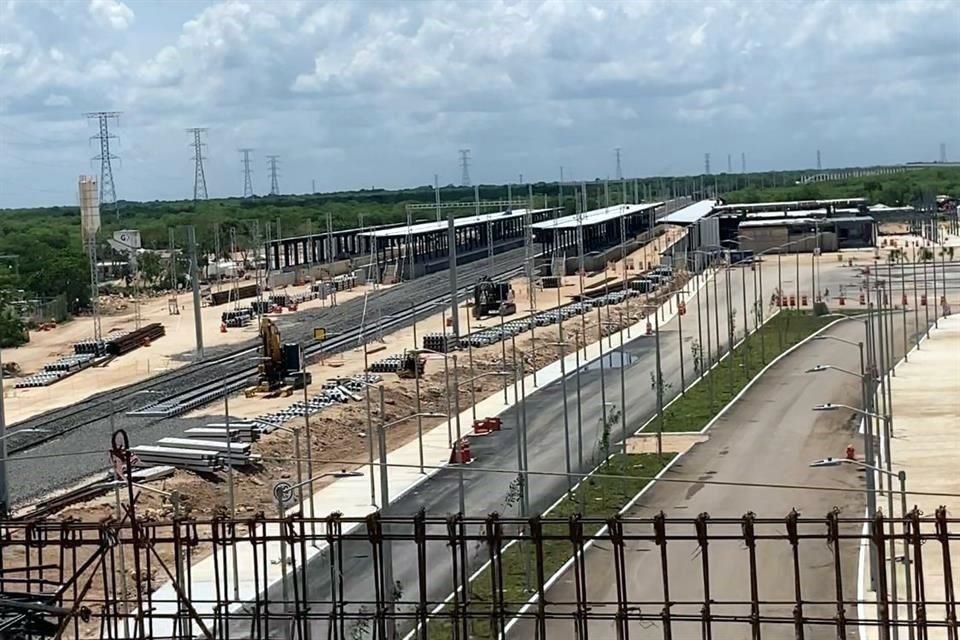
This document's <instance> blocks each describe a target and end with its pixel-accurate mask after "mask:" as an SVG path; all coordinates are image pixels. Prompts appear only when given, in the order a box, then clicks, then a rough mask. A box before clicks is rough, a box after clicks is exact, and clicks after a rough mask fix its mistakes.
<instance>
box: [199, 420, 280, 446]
mask: <svg viewBox="0 0 960 640" xmlns="http://www.w3.org/2000/svg"><path fill="white" fill-rule="evenodd" d="M260 433H261V429H260V426H259V425H258V424H257V423H255V422H250V421H248V420H231V421H230V423H229V424H228V423H226V422H216V423H213V424H208V425H204V426H202V427H193V428H191V429H187V430H186V431H185V432H184V435H185V436H186V437H188V438H197V439H199V440H218V441H221V442H225V441H227V440H229V441H230V442H256V441H257V440H259V439H260Z"/></svg>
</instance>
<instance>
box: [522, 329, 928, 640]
mask: <svg viewBox="0 0 960 640" xmlns="http://www.w3.org/2000/svg"><path fill="white" fill-rule="evenodd" d="M903 319H904V316H902V315H900V314H895V315H894V325H893V331H892V333H893V335H894V337H895V345H894V348H895V353H896V356H895V358H896V359H899V358H900V357H901V356H902V353H903V343H904V340H903V335H904V332H903V326H902V322H903ZM906 319H907V335H908V338H907V341H908V342H909V343H910V344H912V342H913V338H912V335H913V326H912V322H913V316H912V315H909V314H908V315H907V316H906ZM829 334H831V335H836V336H840V337H843V338H846V339H848V340H854V341H859V340H863V336H864V327H863V322H862V321H859V320H849V321H845V322H843V323H841V324H840V325H837V326H835V327H834V328H833V329H831V330H830V331H829ZM817 364H833V365H837V366H840V367H844V368H847V369H851V370H857V369H858V367H859V361H858V353H857V349H855V348H853V347H851V346H847V345H843V344H841V343H838V342H836V341H832V340H823V341H814V342H811V343H809V344H807V345H805V346H803V347H801V348H800V349H798V350H797V351H796V352H794V353H793V354H791V355H790V356H788V357H786V358H784V359H783V360H781V361H780V362H779V363H778V364H777V365H775V366H774V367H772V368H771V369H770V370H769V371H768V372H767V374H766V375H765V376H764V377H763V378H762V379H761V380H760V381H759V382H758V383H757V385H755V386H754V387H752V388H751V389H750V390H749V391H748V392H747V393H746V394H745V395H744V396H743V398H742V399H741V400H740V401H739V402H737V403H736V404H735V405H733V407H731V410H730V411H729V412H728V413H727V414H726V415H725V416H724V417H723V418H722V419H720V420H719V421H718V422H717V424H716V425H715V426H714V427H713V428H712V429H711V431H710V438H709V440H708V441H706V442H704V443H702V444H699V445H697V446H696V447H694V448H693V449H692V450H691V451H690V452H689V453H688V454H687V455H686V456H685V457H684V458H683V459H682V461H681V462H680V463H678V464H677V465H675V466H674V467H673V468H672V469H671V470H670V471H669V472H668V473H667V474H666V475H665V478H674V479H687V480H694V481H700V482H703V483H704V484H680V483H669V482H661V483H658V484H656V485H655V486H654V488H652V489H651V490H650V491H649V492H648V493H646V494H645V495H644V496H643V498H642V499H641V501H640V502H639V503H638V504H637V505H636V507H635V508H633V509H632V510H631V511H630V513H629V514H628V515H629V516H639V517H651V516H653V515H655V514H657V513H659V512H660V511H663V512H665V513H666V514H667V515H668V516H671V517H675V518H693V517H695V516H697V515H698V514H700V513H702V512H708V513H711V514H714V515H715V516H720V517H728V518H729V517H738V516H739V515H742V514H745V513H747V512H751V511H752V512H754V513H755V514H756V515H757V516H758V517H766V518H782V517H784V516H785V515H786V514H787V513H788V512H789V511H790V509H791V508H796V509H797V510H798V511H799V512H800V513H801V515H805V516H810V517H822V516H824V515H825V514H826V513H827V512H828V511H829V510H830V509H832V508H833V507H835V506H836V507H838V508H839V509H840V512H841V514H843V515H847V516H852V517H860V516H861V515H862V514H863V510H864V508H865V501H864V496H863V495H862V494H852V493H840V492H826V491H803V490H784V489H772V488H756V487H728V486H717V485H710V484H707V482H709V481H711V480H713V481H740V482H749V483H772V484H777V483H779V484H794V485H817V486H837V487H855V488H861V487H862V486H863V475H862V473H860V472H858V470H856V469H855V468H852V467H835V468H810V467H809V466H808V465H809V463H810V462H811V461H813V460H817V459H821V458H824V457H828V456H840V455H843V452H844V449H845V447H846V446H847V444H849V443H855V444H856V447H857V450H858V451H862V450H863V449H862V448H863V442H862V439H861V438H860V436H859V435H858V434H856V432H855V430H856V427H857V426H858V424H859V417H858V416H856V415H855V414H853V413H852V412H849V411H839V412H816V413H815V412H812V411H811V407H813V406H814V405H816V404H820V403H825V402H833V403H843V404H848V405H851V406H859V405H860V384H859V382H858V380H857V379H856V378H853V377H850V376H848V375H845V374H842V373H838V372H830V373H821V374H807V373H805V371H806V370H807V369H809V368H811V367H813V366H815V365H817ZM681 530H682V529H673V530H672V531H674V532H678V531H681ZM723 532H725V533H730V534H732V535H733V536H739V535H740V530H739V527H733V528H732V529H723ZM768 532H769V533H773V532H774V531H769V530H768ZM775 532H776V533H778V534H782V533H783V528H782V527H780V528H778V530H776V531H775ZM644 533H647V534H649V533H650V531H645V532H644ZM684 533H687V534H689V535H693V534H694V529H693V526H692V525H690V526H688V527H687V530H686V531H684ZM668 549H669V554H668V564H669V567H670V569H669V576H670V598H671V601H672V602H674V603H675V604H674V606H673V608H672V613H673V614H675V615H682V614H693V615H698V614H699V612H700V610H701V608H702V606H703V597H704V595H703V593H704V590H703V572H702V567H701V565H702V558H701V555H700V553H699V551H698V549H697V545H696V543H695V542H693V541H691V542H686V541H684V542H673V543H670V544H669V545H668ZM832 553H833V552H832V549H831V548H829V547H827V546H824V545H820V544H817V545H801V552H800V563H801V575H802V579H801V583H802V592H803V594H804V598H805V599H809V600H821V601H824V600H826V601H828V600H829V599H830V598H831V597H834V596H835V593H836V591H835V589H836V583H835V577H834V571H833V562H834V559H833V555H832ZM841 555H842V560H841V561H842V566H843V591H844V594H845V598H848V599H850V598H854V597H855V596H856V588H857V582H856V567H857V548H856V543H854V542H848V543H845V544H843V545H841ZM612 559H613V556H612V553H611V550H610V548H609V546H607V545H596V546H595V547H593V548H592V549H591V550H590V551H589V552H588V554H587V565H586V575H587V584H588V586H587V588H588V594H589V598H590V600H591V601H593V602H595V603H597V604H594V605H593V606H592V611H593V612H596V613H606V614H613V613H615V612H616V607H615V604H614V605H612V606H611V605H607V606H604V605H603V604H600V603H615V602H616V598H617V595H616V594H617V591H616V582H615V574H614V565H613V562H612ZM757 564H758V568H759V570H758V586H759V595H760V598H761V599H767V600H780V601H781V602H783V601H787V602H790V601H792V600H793V597H794V593H793V559H792V551H791V548H790V546H789V545H788V544H787V543H786V542H761V543H759V544H758V546H757ZM709 570H710V575H711V583H710V584H711V590H712V594H711V595H712V598H713V599H714V600H715V601H721V602H722V601H737V600H739V601H741V602H742V601H744V600H748V599H749V595H750V587H749V585H750V583H749V568H748V556H747V552H746V549H745V547H744V545H743V543H742V541H730V542H719V543H718V542H715V543H713V544H711V545H710V562H709ZM626 577H627V585H628V586H627V589H628V594H629V595H628V597H629V599H630V601H631V602H636V603H644V604H643V605H638V606H640V608H641V609H642V610H643V611H644V612H645V613H647V614H659V613H660V611H661V610H662V608H663V591H662V581H661V572H660V563H659V552H658V550H657V547H656V546H655V545H653V544H652V543H646V542H632V543H629V544H628V545H627V551H626ZM575 599H576V591H575V583H574V577H573V574H572V573H571V572H568V573H566V574H565V575H564V576H563V577H561V579H560V580H559V581H558V582H557V583H556V584H555V586H554V587H553V588H552V589H550V590H549V591H548V593H547V600H548V602H551V603H563V602H567V603H570V602H574V601H575ZM679 603H683V604H679ZM547 610H548V612H554V613H559V612H565V613H570V612H572V611H573V610H574V608H573V607H572V606H570V605H561V604H554V605H551V606H548V609H547ZM713 612H714V613H720V614H727V615H743V616H747V615H749V613H750V611H749V607H747V606H742V605H741V606H718V605H715V606H714V607H713ZM760 613H761V615H776V616H786V617H787V618H789V616H790V615H792V606H786V605H780V606H772V605H771V606H765V607H763V608H762V609H761V612H760ZM804 613H805V615H807V616H822V617H826V618H828V619H829V618H831V617H833V616H834V615H835V613H836V609H835V605H829V604H820V605H810V606H806V607H805V609H804ZM855 614H856V612H855V611H852V610H848V611H847V615H851V616H852V615H855ZM588 630H589V637H590V638H591V640H605V639H612V638H616V637H618V636H617V635H616V630H615V627H614V625H613V623H612V622H606V621H591V622H590V623H589V629H588ZM672 631H673V634H674V635H673V637H675V638H693V637H701V628H700V625H699V624H698V623H697V624H694V623H674V624H673V627H672ZM712 632H713V635H712V637H713V638H715V639H717V640H723V639H727V638H730V639H734V638H737V639H739V638H744V637H748V636H749V635H750V629H749V627H748V626H747V625H745V624H742V623H740V624H727V625H726V626H724V624H722V623H718V624H715V625H714V626H713V629H712ZM762 633H763V637H764V638H766V639H771V638H772V639H778V638H783V639H786V638H794V637H796V636H795V631H794V628H793V627H792V625H789V624H788V625H774V624H767V625H763V627H762ZM805 634H806V635H805V637H806V638H836V629H835V627H829V626H817V627H814V626H811V625H807V627H806V628H805ZM510 636H511V637H513V638H523V637H531V638H533V637H536V633H535V627H534V625H533V624H532V622H530V621H524V622H522V623H520V624H518V625H517V626H516V627H515V628H514V629H513V631H512V633H511V634H510ZM547 637H548V638H551V639H553V638H558V639H563V638H576V637H579V636H577V635H576V633H575V631H574V629H573V626H572V623H571V622H569V621H560V620H553V621H550V622H549V623H548V625H547ZM630 637H631V638H636V639H644V638H663V637H664V636H663V628H662V624H661V623H659V622H651V621H644V622H639V621H638V622H633V623H631V624H630Z"/></svg>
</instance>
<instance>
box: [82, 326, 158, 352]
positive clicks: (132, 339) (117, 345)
mask: <svg viewBox="0 0 960 640" xmlns="http://www.w3.org/2000/svg"><path fill="white" fill-rule="evenodd" d="M165 334H166V330H165V329H164V328H163V325H162V324H160V323H159V322H152V323H150V324H148V325H146V326H144V327H140V328H139V329H135V330H133V331H114V332H112V333H110V334H109V335H108V336H106V337H104V338H103V339H102V340H93V339H91V340H81V341H80V342H77V343H75V344H74V345H73V352H74V353H76V354H77V355H82V354H93V355H96V356H104V355H111V356H119V355H123V354H125V353H129V352H130V351H133V350H134V349H136V348H137V347H142V346H144V345H148V344H150V343H151V342H152V341H154V340H156V339H157V338H162V337H163V336H164V335H165Z"/></svg>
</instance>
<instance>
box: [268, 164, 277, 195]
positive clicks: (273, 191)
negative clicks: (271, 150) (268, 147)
mask: <svg viewBox="0 0 960 640" xmlns="http://www.w3.org/2000/svg"><path fill="white" fill-rule="evenodd" d="M279 159H280V156H267V164H268V165H269V166H270V195H272V196H278V195H280V184H279V183H278V182H277V160H279Z"/></svg>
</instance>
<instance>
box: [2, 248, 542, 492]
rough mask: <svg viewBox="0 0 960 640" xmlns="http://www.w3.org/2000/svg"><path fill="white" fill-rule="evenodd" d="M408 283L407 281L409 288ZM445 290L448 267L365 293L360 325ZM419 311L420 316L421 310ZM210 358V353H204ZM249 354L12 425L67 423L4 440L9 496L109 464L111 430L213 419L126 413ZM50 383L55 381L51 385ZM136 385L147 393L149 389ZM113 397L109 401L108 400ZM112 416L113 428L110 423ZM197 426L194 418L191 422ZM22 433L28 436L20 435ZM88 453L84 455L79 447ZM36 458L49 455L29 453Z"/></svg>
mask: <svg viewBox="0 0 960 640" xmlns="http://www.w3.org/2000/svg"><path fill="white" fill-rule="evenodd" d="M523 260H524V249H523V247H521V248H518V249H513V250H511V251H506V252H504V253H501V254H498V255H497V256H496V257H495V266H494V269H495V271H496V272H501V273H502V272H504V271H508V270H511V269H514V268H516V267H519V266H521V265H522V264H523ZM486 265H487V263H486V260H479V261H476V262H473V263H470V264H466V265H462V266H460V267H458V268H457V286H459V287H463V286H468V285H471V284H473V283H474V282H475V281H476V280H477V279H478V278H479V277H480V276H481V275H485V274H486V273H487V268H486ZM411 285H412V286H411ZM447 291H449V272H448V271H441V272H438V273H433V274H430V275H428V276H424V277H422V278H418V279H417V280H416V281H415V282H413V283H405V284H401V285H398V286H396V287H391V288H389V289H384V290H382V291H380V292H377V293H375V294H371V295H370V296H369V297H368V299H367V320H366V322H367V326H368V327H369V326H372V324H373V323H375V322H376V317H377V311H376V309H377V307H378V306H379V308H380V312H381V313H382V314H383V316H387V315H391V314H394V313H398V312H402V311H405V310H407V309H409V308H410V306H411V305H412V304H420V303H423V302H426V301H428V300H430V299H432V298H437V297H439V296H442V295H444V294H445V293H446V292H447ZM363 308H364V299H363V298H362V297H361V298H354V299H353V300H349V301H347V302H345V303H343V304H341V305H339V306H337V307H334V308H332V309H330V308H323V309H312V310H309V311H302V312H299V313H297V314H296V315H294V316H289V317H286V318H283V317H281V318H280V319H279V324H280V331H281V336H282V339H283V340H284V341H285V342H301V341H302V342H310V341H312V335H313V328H314V327H315V326H319V325H322V326H324V327H325V328H326V329H327V331H328V332H330V333H341V332H348V331H351V330H354V329H356V328H357V327H359V326H360V325H361V320H362V318H363ZM424 315H426V314H424ZM412 323H413V321H412V319H409V320H407V321H405V322H403V323H401V324H400V325H399V326H397V328H401V327H403V326H407V325H409V324H412ZM258 343H259V341H258V340H256V339H252V340H250V341H249V342H246V343H244V344H242V345H237V346H234V347H230V348H224V349H220V350H218V351H216V352H211V353H214V354H215V355H216V356H217V357H222V356H225V355H228V354H238V353H241V352H243V351H244V350H247V349H250V348H251V347H255V346H257V344H258ZM208 357H209V355H208ZM249 357H252V356H247V357H243V356H240V357H237V358H236V359H235V360H233V361H227V362H224V363H219V364H215V365H204V364H203V363H196V364H188V365H186V366H184V367H182V368H180V369H177V370H173V371H168V372H164V373H161V374H159V375H157V376H154V377H152V378H150V379H149V380H144V381H141V382H137V383H134V384H131V385H128V386H126V387H123V388H121V389H114V390H111V391H107V392H102V393H98V394H96V395H94V396H92V397H90V398H87V399H84V400H81V401H79V402H77V403H76V404H74V405H72V406H69V407H64V408H61V409H55V410H52V411H48V412H45V413H43V414H40V415H37V416H34V417H32V418H29V419H27V420H23V421H21V422H18V423H17V424H16V425H14V427H15V428H22V427H29V428H45V429H48V430H50V431H61V430H64V429H73V430H72V431H68V432H67V433H65V434H63V435H62V436H60V437H57V438H55V439H53V440H49V441H47V442H44V443H41V444H38V445H36V446H32V447H30V448H28V449H24V450H22V451H16V450H17V440H16V437H14V438H10V443H9V445H10V448H11V449H12V450H14V451H16V452H15V453H13V454H12V455H11V456H10V458H9V461H8V465H9V472H8V473H9V479H10V487H9V492H10V499H11V501H12V502H13V503H14V504H16V503H22V502H24V501H27V500H30V499H32V498H36V497H39V496H41V495H43V494H45V493H47V492H49V491H51V490H55V489H59V488H64V487H69V486H71V485H73V484H75V483H77V482H79V481H80V480H82V479H83V478H85V477H87V476H89V475H91V474H93V473H95V472H97V471H100V470H102V469H106V468H107V467H108V466H109V456H108V451H109V448H110V434H111V432H112V430H113V428H118V429H120V428H122V429H125V430H126V431H127V434H128V436H129V437H130V443H131V445H138V444H149V443H153V442H155V441H156V440H157V439H159V438H163V437H168V436H175V435H179V434H180V433H182V432H183V430H184V429H186V428H189V427H191V426H199V425H201V424H202V423H204V422H214V420H212V419H211V418H209V417H208V418H203V419H199V418H198V419H186V418H182V417H177V418H168V419H163V418H159V419H158V418H144V417H131V416H127V415H126V412H127V411H129V410H132V409H135V408H137V407H140V406H143V405H144V404H147V403H148V402H149V401H150V400H152V398H151V396H155V397H156V399H160V398H164V397H166V396H170V395H174V394H176V393H178V392H181V391H183V390H184V389H192V388H196V387H198V386H201V385H203V384H206V383H209V382H212V381H214V380H219V379H222V378H223V377H224V376H226V375H230V374H233V373H238V372H241V371H244V370H248V371H250V373H251V375H252V374H253V365H252V363H251V360H250V359H248V358H249ZM54 388H55V387H54ZM143 391H151V392H156V393H151V394H150V395H146V394H143V393H142V392H143ZM111 399H112V402H113V403H112V404H111ZM111 414H112V415H113V420H112V422H113V426H112V425H111V419H110V417H111ZM195 421H196V422H197V424H194V422H195ZM22 437H23V438H24V439H26V438H27V437H28V436H22ZM83 452H91V453H83ZM36 456H56V457H49V458H41V459H34V458H35V457H36Z"/></svg>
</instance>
